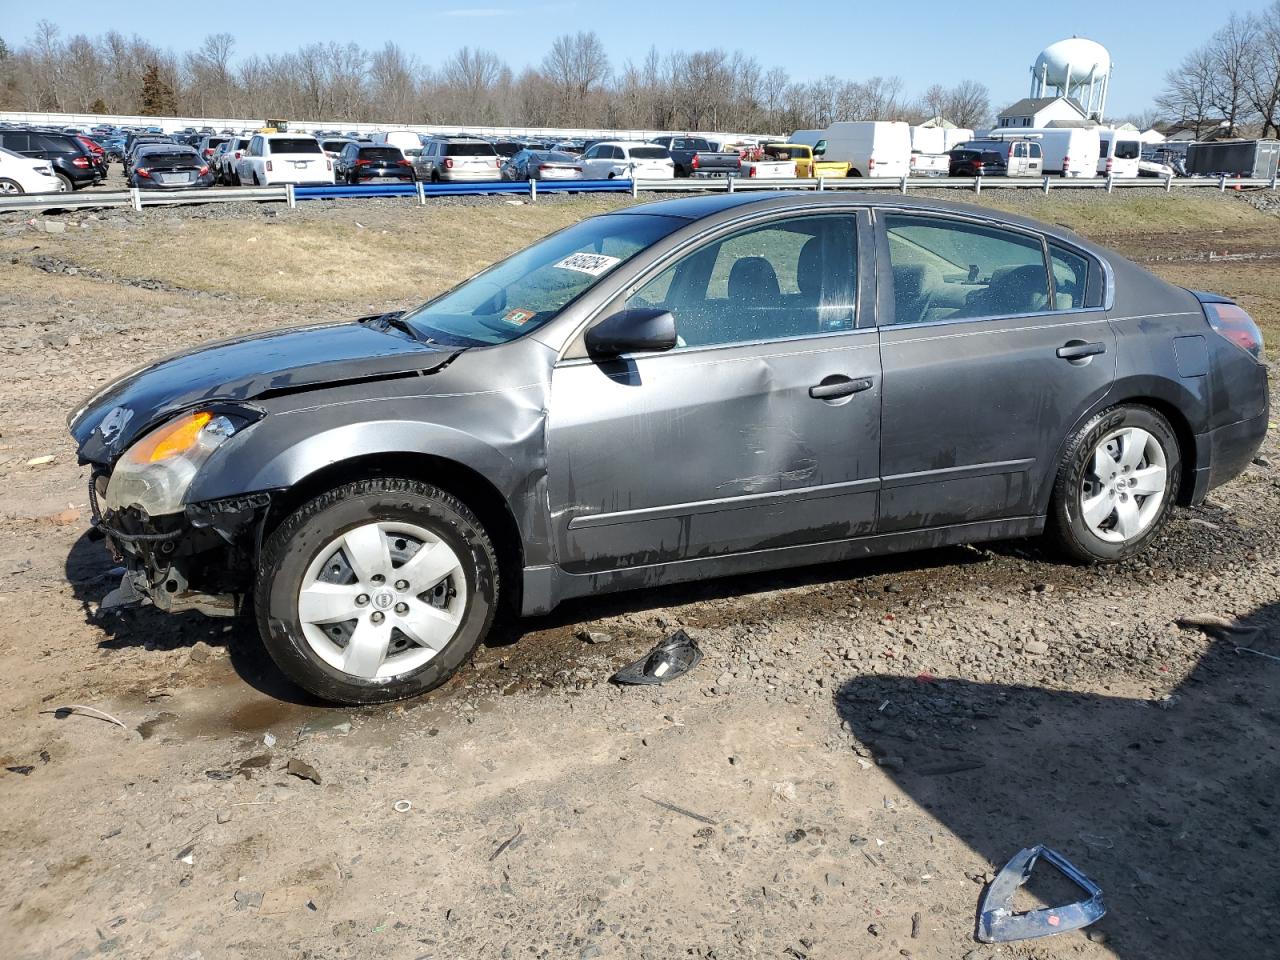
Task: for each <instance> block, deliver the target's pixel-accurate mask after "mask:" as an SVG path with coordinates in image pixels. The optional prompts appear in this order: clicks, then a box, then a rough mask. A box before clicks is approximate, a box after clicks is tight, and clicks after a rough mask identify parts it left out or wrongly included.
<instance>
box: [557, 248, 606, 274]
mask: <svg viewBox="0 0 1280 960" xmlns="http://www.w3.org/2000/svg"><path fill="white" fill-rule="evenodd" d="M621 262H622V259H621V258H620V257H610V256H606V255H605V254H603V253H574V254H570V255H569V256H567V257H565V258H564V259H563V260H561V261H560V262H559V263H557V264H554V266H557V267H559V268H560V269H561V270H574V271H576V272H578V273H586V274H589V275H591V276H593V277H598V276H600V275H601V274H603V273H608V272H609V271H610V270H612V269H613V268H614V267H616V266H617V265H618V264H620V263H621Z"/></svg>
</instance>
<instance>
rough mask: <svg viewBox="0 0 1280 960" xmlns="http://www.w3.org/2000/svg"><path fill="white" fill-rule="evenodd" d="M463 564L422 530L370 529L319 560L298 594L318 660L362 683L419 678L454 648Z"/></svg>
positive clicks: (401, 526) (351, 534) (403, 526)
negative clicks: (434, 660)
mask: <svg viewBox="0 0 1280 960" xmlns="http://www.w3.org/2000/svg"><path fill="white" fill-rule="evenodd" d="M466 607H467V584H466V576H465V574H464V573H463V569H462V562H461V560H460V559H459V558H458V555H457V554H456V553H455V552H454V551H453V549H452V548H451V547H450V546H449V545H448V544H447V543H446V542H445V541H444V540H442V539H440V538H439V537H437V536H435V535H434V534H433V533H431V532H430V531H428V530H426V529H424V528H423V527H420V526H417V525H416V524H410V523H399V522H391V521H380V522H376V523H366V524H362V525H360V526H358V527H355V528H353V529H351V530H347V531H346V532H345V533H343V534H341V535H339V536H338V537H336V538H334V539H333V540H331V541H330V542H329V543H328V544H326V545H325V546H324V548H323V549H321V550H320V552H319V553H318V554H317V555H316V558H315V559H314V560H313V561H312V562H311V565H310V567H308V568H307V572H306V574H305V576H304V577H303V578H302V586H301V588H300V590H299V592H298V620H299V622H300V624H301V626H302V632H303V635H304V636H305V637H306V640H307V643H308V644H309V645H310V647H311V649H312V650H313V651H314V652H315V654H316V655H317V656H318V657H320V659H322V660H324V662H325V663H327V664H328V665H329V666H331V667H333V668H334V669H335V670H340V671H342V672H343V673H346V674H349V675H351V676H355V677H361V678H364V679H369V680H372V679H383V678H387V677H394V676H399V675H401V674H404V673H407V672H409V671H412V670H416V669H418V668H419V667H421V666H423V665H424V664H426V663H427V662H429V661H430V660H431V659H432V658H433V657H434V656H435V655H436V654H438V653H439V652H440V651H441V650H443V649H444V648H445V647H446V646H448V644H449V642H450V641H451V640H452V639H453V638H454V636H455V635H456V634H457V632H458V629H459V627H460V626H461V624H462V621H463V616H464V614H465V612H466Z"/></svg>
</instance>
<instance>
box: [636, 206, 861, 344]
mask: <svg viewBox="0 0 1280 960" xmlns="http://www.w3.org/2000/svg"><path fill="white" fill-rule="evenodd" d="M857 262H858V258H857V221H856V219H855V218H854V217H853V216H852V215H847V214H839V215H820V216H812V217H793V218H791V219H787V220H778V221H775V222H773V223H768V224H764V225H761V226H757V227H751V228H749V229H746V230H743V231H740V232H738V233H734V234H731V235H729V236H727V237H724V238H722V239H720V240H716V241H713V242H711V243H708V244H706V245H705V246H703V247H701V248H699V249H698V250H695V251H694V252H693V253H690V254H688V255H687V256H685V257H682V258H681V259H680V260H678V261H677V262H676V263H674V264H673V265H671V266H669V267H667V269H665V270H663V271H662V272H661V273H659V274H658V275H657V276H656V277H654V278H653V279H652V280H650V281H649V282H648V283H646V284H645V285H644V286H643V287H641V288H640V289H639V290H637V291H636V292H635V293H634V294H632V296H631V297H630V298H629V299H628V300H627V306H628V307H663V308H665V309H667V310H670V311H671V312H672V313H673V314H674V315H675V318H676V333H677V334H678V336H679V338H680V339H679V344H678V346H679V347H706V346H716V345H721V344H731V343H747V342H751V341H755V340H779V339H783V338H786V337H802V336H812V335H815V334H821V333H833V332H837V331H841V330H852V329H853V327H854V320H855V315H854V314H855V304H856V293H857Z"/></svg>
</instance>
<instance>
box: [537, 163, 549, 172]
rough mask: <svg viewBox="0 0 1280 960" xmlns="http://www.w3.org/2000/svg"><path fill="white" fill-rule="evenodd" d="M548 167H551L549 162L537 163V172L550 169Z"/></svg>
mask: <svg viewBox="0 0 1280 960" xmlns="http://www.w3.org/2000/svg"><path fill="white" fill-rule="evenodd" d="M550 169H551V164H549V163H540V164H538V172H539V173H541V172H542V171H543V170H550Z"/></svg>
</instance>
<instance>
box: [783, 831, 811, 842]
mask: <svg viewBox="0 0 1280 960" xmlns="http://www.w3.org/2000/svg"><path fill="white" fill-rule="evenodd" d="M808 835H809V834H808V832H807V831H805V830H804V829H802V828H800V827H796V829H794V830H791V831H789V832H788V833H787V836H786V840H787V843H788V844H792V843H799V842H800V841H801V840H803V839H804V838H805V837H807V836H808Z"/></svg>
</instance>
